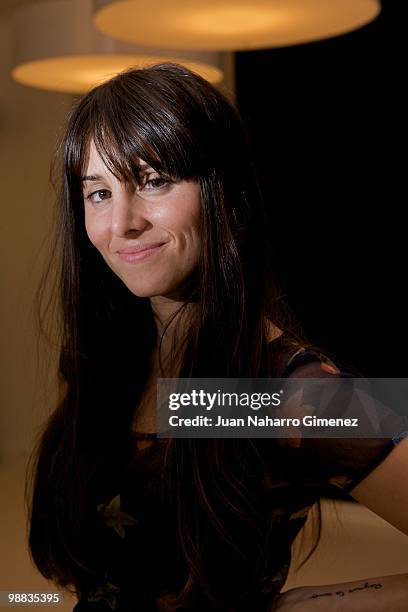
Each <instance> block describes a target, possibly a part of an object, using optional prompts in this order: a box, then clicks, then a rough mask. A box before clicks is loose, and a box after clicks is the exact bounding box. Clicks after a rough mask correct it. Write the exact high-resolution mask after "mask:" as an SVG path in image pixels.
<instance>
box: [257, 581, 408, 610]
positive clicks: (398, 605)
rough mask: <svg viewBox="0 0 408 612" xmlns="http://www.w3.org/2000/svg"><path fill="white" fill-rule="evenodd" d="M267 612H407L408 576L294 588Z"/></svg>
mask: <svg viewBox="0 0 408 612" xmlns="http://www.w3.org/2000/svg"><path fill="white" fill-rule="evenodd" d="M267 612H408V574H398V575H396V576H383V577H380V578H366V579H365V580H357V581H354V582H342V583H338V584H327V585H324V586H321V585H320V586H307V587H297V588H294V589H290V590H289V591H286V592H285V593H282V594H281V595H280V596H279V597H278V598H277V599H275V600H274V602H273V604H272V606H271V607H270V608H269V609H268V611H267Z"/></svg>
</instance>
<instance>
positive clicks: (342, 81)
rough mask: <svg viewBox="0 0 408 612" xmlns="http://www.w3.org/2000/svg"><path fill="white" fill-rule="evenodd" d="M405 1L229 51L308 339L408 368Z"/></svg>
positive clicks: (373, 363) (354, 358)
mask: <svg viewBox="0 0 408 612" xmlns="http://www.w3.org/2000/svg"><path fill="white" fill-rule="evenodd" d="M401 4H403V3H402V2H400V3H399V4H398V3H397V2H395V1H390V0H383V9H382V13H381V15H380V16H379V17H378V18H377V19H376V20H375V21H373V22H372V23H371V24H369V25H367V26H365V27H364V28H361V29H359V30H356V31H355V32H352V33H350V34H346V35H343V36H339V37H336V38H332V39H329V40H326V41H320V42H316V43H309V44H303V45H297V46H294V47H285V48H279V49H269V50H262V51H249V52H238V53H237V54H236V83H237V103H238V107H239V109H240V111H241V114H242V115H243V118H244V120H245V122H246V123H247V125H248V128H249V134H250V139H251V146H252V151H253V155H254V157H255V161H256V165H257V168H258V173H259V179H260V183H261V187H262V190H263V193H264V196H265V200H266V202H267V205H268V210H269V217H270V231H271V237H272V238H273V243H274V257H275V260H276V268H277V270H278V272H279V274H280V276H281V277H282V279H283V282H284V288H285V289H286V293H287V297H288V299H289V302H290V304H291V305H292V307H293V309H294V311H295V313H296V314H297V315H298V317H299V318H300V320H301V322H302V324H303V328H304V331H305V332H306V334H307V335H308V337H309V339H310V340H312V341H314V342H316V343H318V344H319V345H320V346H321V347H322V348H326V349H328V350H329V351H332V352H333V353H334V354H336V355H338V356H339V357H340V358H342V359H346V360H347V361H349V362H350V363H351V364H352V365H354V366H355V367H357V368H358V369H359V370H360V371H361V372H362V373H363V374H364V375H366V376H371V377H406V376H408V372H407V357H406V352H405V347H406V346H407V333H406V329H405V328H406V311H407V309H406V301H405V294H406V291H405V284H406V279H407V273H406V261H407V257H406V250H407V240H406V234H407V229H406V221H405V214H404V213H405V210H404V208H405V206H406V200H407V198H406V194H405V191H406V189H405V181H404V178H405V175H406V171H405V164H406V161H405V160H406V151H405V149H406V143H405V137H404V134H405V118H406V108H407V106H406V95H405V89H406V86H407V84H406V80H407V67H406V57H407V56H408V53H407V43H406V40H407V36H406V34H404V33H403V31H402V30H403V24H404V19H403V14H402V8H401Z"/></svg>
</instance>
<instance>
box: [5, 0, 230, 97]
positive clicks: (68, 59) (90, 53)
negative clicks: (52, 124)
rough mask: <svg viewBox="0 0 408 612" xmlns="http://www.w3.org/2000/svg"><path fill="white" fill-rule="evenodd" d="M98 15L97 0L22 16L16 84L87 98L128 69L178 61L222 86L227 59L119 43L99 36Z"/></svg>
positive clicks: (45, 6) (17, 15) (67, 2)
mask: <svg viewBox="0 0 408 612" xmlns="http://www.w3.org/2000/svg"><path fill="white" fill-rule="evenodd" d="M92 11H93V3H92V0H54V1H53V2H49V1H48V2H47V1H43V2H38V3H33V4H29V5H26V6H24V7H22V8H20V9H18V10H16V11H15V12H14V13H13V15H12V17H11V27H12V29H13V32H12V40H13V42H14V45H15V67H14V68H13V70H12V76H13V78H14V79H15V80H16V81H18V82H20V83H22V84H24V85H29V86H32V87H38V88H40V89H47V90H53V91H61V92H68V93H84V92H86V91H88V90H89V89H91V88H92V87H93V86H95V85H98V84H99V83H102V82H103V81H105V80H107V79H109V78H111V77H112V76H114V75H115V74H117V73H118V72H121V71H122V70H125V69H126V68H130V67H132V66H137V67H144V66H148V65H152V64H155V63H159V62H164V61H175V62H177V63H180V64H183V65H184V66H187V67H188V68H190V69H191V70H193V71H194V72H197V73H199V74H201V75H202V76H203V77H204V78H206V79H207V80H208V81H210V82H212V83H220V82H221V81H222V79H223V71H222V65H223V60H224V58H223V56H224V55H225V54H222V53H212V52H197V51H186V52H184V51H177V52H175V51H169V50H163V49H162V48H160V50H158V49H155V48H152V47H151V46H150V47H146V46H143V47H141V46H135V45H132V44H128V43H122V42H118V41H115V40H112V39H111V38H108V37H106V36H104V35H103V34H101V33H100V32H98V31H96V30H95V28H94V26H93V25H92Z"/></svg>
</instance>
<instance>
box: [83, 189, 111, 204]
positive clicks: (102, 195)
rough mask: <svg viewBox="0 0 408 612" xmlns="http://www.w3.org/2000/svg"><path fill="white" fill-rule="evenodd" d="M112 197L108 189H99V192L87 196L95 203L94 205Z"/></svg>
mask: <svg viewBox="0 0 408 612" xmlns="http://www.w3.org/2000/svg"><path fill="white" fill-rule="evenodd" d="M111 195H112V194H111V192H110V191H109V190H108V189H98V190H97V191H93V192H92V193H90V194H89V195H88V196H86V199H87V200H90V201H91V202H93V204H98V202H103V200H107V199H108V198H110V197H111Z"/></svg>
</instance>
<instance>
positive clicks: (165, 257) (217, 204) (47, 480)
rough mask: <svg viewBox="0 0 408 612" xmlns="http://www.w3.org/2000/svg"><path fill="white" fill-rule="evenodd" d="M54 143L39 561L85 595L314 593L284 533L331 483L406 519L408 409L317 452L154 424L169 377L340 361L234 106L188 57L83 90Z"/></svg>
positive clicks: (248, 605) (333, 372) (167, 604)
mask: <svg viewBox="0 0 408 612" xmlns="http://www.w3.org/2000/svg"><path fill="white" fill-rule="evenodd" d="M60 153H61V155H60V161H61V163H60V165H59V166H58V168H57V169H58V172H59V174H58V176H59V177H60V181H59V208H58V212H57V216H56V222H57V225H56V233H55V237H56V240H55V256H54V258H53V262H54V263H55V262H57V263H58V267H57V276H56V282H57V285H56V287H55V294H56V293H57V292H58V296H59V303H58V304H57V306H58V307H59V308H60V312H61V315H62V316H61V331H60V347H61V348H60V361H59V374H60V382H61V396H60V401H59V403H58V406H57V408H56V410H55V411H54V412H53V414H52V415H51V416H50V418H49V421H48V423H47V424H46V427H45V429H44V432H43V433H42V436H41V438H40V439H39V441H38V448H37V449H36V455H35V456H36V458H37V462H36V466H35V478H34V489H33V494H32V509H31V524H30V535H29V545H30V550H31V553H32V556H33V560H34V562H35V564H36V566H37V568H38V569H39V571H40V572H41V573H42V574H43V575H44V576H46V577H47V578H48V579H50V580H53V581H54V582H55V583H56V584H58V585H60V586H62V587H65V588H70V589H71V590H73V592H74V593H75V594H76V596H77V597H78V599H79V602H78V604H77V605H76V606H75V610H77V611H78V612H79V611H81V610H101V611H102V610H109V609H114V610H116V611H120V612H124V611H127V610H129V611H130V610H132V611H134V610H138V611H139V610H141V611H142V610H143V611H144V610H146V611H147V610H168V611H169V610H178V609H187V610H194V611H196V610H198V611H201V610H202V611H204V610H205V611H209V610H230V611H231V610H236V611H238V610H248V611H249V610H251V611H255V610H271V609H282V610H286V609H297V608H292V607H291V606H293V605H295V604H294V603H293V601H294V600H299V601H300V602H301V605H304V607H302V608H301V609H302V610H305V611H306V610H308V609H309V607H307V606H308V605H309V604H310V603H311V604H312V606H313V607H310V609H311V610H312V609H313V610H315V609H316V610H317V609H320V608H318V607H317V606H318V605H320V601H319V600H318V599H317V598H315V597H314V598H311V593H310V592H309V591H308V590H307V589H306V590H302V589H300V590H299V589H295V590H292V591H289V592H288V593H287V594H283V595H281V596H279V592H280V590H281V588H282V586H283V584H284V582H285V578H286V575H287V571H288V568H289V564H290V560H291V557H290V546H291V543H292V541H293V540H294V538H295V536H296V534H297V533H298V532H299V530H300V528H301V527H302V526H303V524H304V522H305V520H306V516H307V513H308V510H309V509H310V508H311V507H312V506H313V505H314V504H315V503H317V504H318V501H319V498H320V496H322V495H323V494H324V492H325V491H327V487H330V486H337V487H338V488H341V489H342V490H344V491H351V490H352V491H353V495H354V496H355V498H356V499H358V500H359V501H361V502H362V503H365V504H366V505H367V506H368V507H370V508H372V509H373V510H374V511H377V512H378V513H379V514H381V515H382V516H384V517H385V518H386V519H387V520H389V521H390V522H391V523H393V524H394V525H396V526H397V527H399V528H400V529H402V530H403V531H405V532H407V533H408V524H407V520H406V512H405V510H406V509H407V507H408V497H407V493H406V491H407V488H405V490H403V491H401V488H399V486H398V483H399V480H400V478H401V477H402V476H403V471H404V474H406V465H407V457H408V443H407V441H406V440H403V441H402V438H403V437H404V436H403V435H402V433H401V432H404V431H405V430H407V429H408V424H407V421H406V420H405V419H403V418H402V417H398V416H395V434H396V436H395V438H394V439H393V440H387V441H384V440H377V439H371V440H366V441H361V440H360V441H355V443H354V444H350V445H349V446H348V448H347V450H345V449H344V448H343V447H342V446H341V445H336V442H338V441H336V440H330V443H331V444H330V445H326V446H325V449H324V457H323V459H324V460H323V461H321V460H319V461H316V457H318V453H319V452H320V453H321V452H322V445H319V444H318V443H316V444H310V440H309V444H306V443H304V444H300V445H299V443H298V441H296V440H286V441H285V440H284V441H283V442H281V443H279V444H278V441H277V440H272V439H258V440H257V441H255V440H251V439H227V440H224V439H200V440H194V439H171V438H169V439H165V438H161V439H158V438H156V435H155V432H157V429H156V420H155V402H154V393H155V385H156V379H157V377H158V376H160V377H180V378H183V377H186V378H189V377H195V378H200V377H254V378H256V377H280V376H281V377H290V376H291V377H296V376H297V377H299V376H300V377H309V376H311V377H333V376H337V377H338V376H342V375H343V374H344V375H347V372H345V371H343V370H342V369H341V368H339V367H337V365H336V364H335V363H334V362H333V361H332V360H331V359H330V358H329V357H327V356H326V355H323V354H322V353H321V352H320V351H319V350H318V349H317V348H316V347H313V346H312V345H311V344H309V343H308V342H307V341H306V339H305V338H304V337H303V336H302V334H301V331H300V328H299V326H295V324H294V323H293V319H294V318H293V317H292V316H291V315H290V313H289V310H288V308H287V306H285V303H284V300H283V299H282V295H281V292H280V291H279V289H278V286H277V282H276V280H275V278H274V275H273V272H272V269H271V256H270V255H271V253H270V246H269V245H270V236H269V230H268V227H267V223H266V217H265V210H264V205H263V203H262V199H261V197H260V193H259V189H258V186H257V182H256V178H255V173H254V169H253V166H252V162H251V159H250V156H249V152H248V144H247V137H246V134H245V131H244V129H243V126H242V123H241V121H240V118H239V115H238V113H237V111H236V110H235V108H234V107H233V105H232V104H231V103H230V102H229V101H228V100H227V99H226V97H224V96H223V95H222V94H221V93H220V92H219V91H217V90H216V89H215V88H214V87H212V86H211V85H209V84H208V83H207V82H206V81H204V80H203V79H201V78H200V77H199V76H197V75H195V74H193V73H191V72H189V71H188V70H187V69H185V68H183V67H181V66H178V65H176V64H170V63H168V64H160V65H156V66H153V67H151V68H149V69H143V70H130V71H127V72H125V73H122V74H120V75H117V76H116V77H114V78H113V79H111V80H110V81H108V82H107V83H105V84H103V85H101V86H99V87H97V88H95V89H93V90H92V91H91V92H89V93H88V94H86V95H85V96H84V97H83V98H82V99H80V100H79V102H78V103H77V104H76V105H75V107H74V109H73V110H72V112H71V114H70V117H69V122H68V125H67V128H66V132H65V136H64V139H63V143H62V146H61V150H60ZM45 280H46V279H45ZM41 295H45V294H44V293H42V294H41V293H40V297H41ZM398 434H400V437H399V438H398V437H397V435H398ZM400 439H401V443H400V444H398V445H397V442H396V441H397V440H400ZM391 450H392V453H390V451H391ZM388 455H389V456H388ZM385 456H387V458H386V459H384V457H385ZM383 459H384V461H382V460H383ZM380 461H381V465H380V466H379V467H378V468H377V469H374V468H375V467H376V466H377V465H378V463H379V462H380ZM367 474H369V475H368V476H367ZM363 477H364V478H363ZM405 478H406V476H405ZM360 481H361V482H360ZM358 483H359V484H358ZM379 487H380V488H383V490H384V492H390V493H392V495H395V496H397V491H398V496H399V499H398V503H391V502H390V503H385V501H382V502H381V501H379V500H378V499H377V497H376V495H374V493H373V491H375V490H377V489H378V488H379ZM382 498H383V496H382ZM317 507H318V506H317ZM404 578H405V580H406V576H404V577H400V576H397V577H395V578H394V580H395V582H394V583H393V586H394V587H398V588H397V591H398V593H399V594H401V590H402V592H404V593H406V592H407V589H406V586H405V585H402V586H399V585H400V582H401V581H403V580H404ZM385 590H386V589H384V592H385ZM387 593H388V591H387ZM312 594H315V593H314V592H313V593H312ZM371 595H372V593H370V592H367V595H366V599H367V604H368V605H367V607H366V608H364V609H369V608H370V610H374V607H373V606H372V603H371V599H370V597H371ZM375 595H376V598H377V600H379V599H380V598H379V596H378V593H376V594H375ZM380 595H381V597H382V593H380ZM354 599H355V598H354ZM350 600H352V597H350ZM387 602H388V603H389V600H387ZM387 602H386V604H384V605H383V607H381V608H378V609H381V610H385V609H389V608H386V605H387ZM324 604H326V605H327V602H324ZM296 605H298V604H296ZM349 605H350V604H349ZM288 606H289V607H288ZM384 606H385V607H384ZM325 609H328V608H325ZM336 609H337V608H336ZM339 609H340V608H339ZM344 609H348V610H352V609H353V608H352V607H348V608H344ZM394 609H395V610H397V608H396V607H395V608H394ZM398 609H402V608H398Z"/></svg>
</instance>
